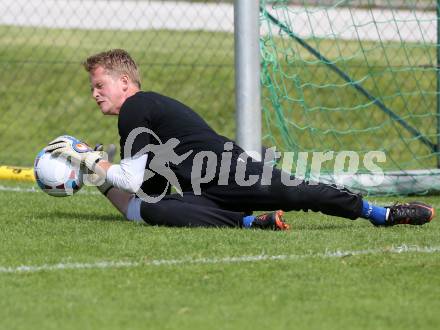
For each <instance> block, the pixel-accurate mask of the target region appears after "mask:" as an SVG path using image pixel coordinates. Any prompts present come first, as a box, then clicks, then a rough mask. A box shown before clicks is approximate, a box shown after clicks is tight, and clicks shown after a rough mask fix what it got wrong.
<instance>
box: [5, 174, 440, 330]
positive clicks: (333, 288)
mask: <svg viewBox="0 0 440 330" xmlns="http://www.w3.org/2000/svg"><path fill="white" fill-rule="evenodd" d="M0 186H1V187H0V189H1V191H0V205H2V206H1V208H0V219H1V221H0V230H1V233H2V239H1V241H0V242H1V243H0V250H1V251H2V253H1V255H0V295H1V297H2V299H1V300H0V328H1V329H30V328H32V329H79V328H84V329H109V330H110V329H121V328H124V329H145V328H148V329H211V328H222V329H293V328H296V329H340V328H350V329H372V328H375V329H415V328H418V329H435V328H437V326H438V324H440V316H439V314H438V309H439V308H440V303H439V299H438V297H439V294H440V277H439V272H440V259H439V250H438V249H439V247H440V244H439V239H438V237H439V234H440V224H439V222H438V220H437V219H434V221H433V222H432V223H430V224H428V225H425V226H421V227H412V226H396V227H393V228H375V227H373V226H372V225H370V224H369V223H368V222H367V221H363V220H358V221H349V220H344V219H339V218H334V217H328V216H324V215H321V214H317V213H304V212H290V213H288V214H287V220H288V222H289V223H290V224H292V227H293V229H292V231H291V232H288V233H286V232H269V231H253V230H241V229H173V228H164V227H151V226H148V225H139V224H134V223H131V222H128V221H124V220H123V219H122V217H121V216H120V215H119V214H118V213H117V212H116V211H115V210H114V209H113V208H112V207H111V206H110V204H109V203H108V202H107V201H106V200H105V199H104V198H103V197H101V196H100V195H99V194H96V193H94V190H93V189H90V188H85V189H83V190H82V191H81V192H80V193H78V194H77V195H75V196H74V197H69V198H54V197H49V196H47V195H45V194H44V193H42V192H26V191H10V190H14V189H17V184H16V183H8V182H2V183H1V184H0ZM18 188H20V189H22V190H26V189H29V188H30V186H29V185H27V184H21V185H19V186H18ZM404 200H405V199H404ZM423 200H424V201H426V202H429V203H433V204H434V205H435V206H436V207H437V208H439V207H440V202H439V200H438V198H436V197H426V198H423ZM375 201H376V202H378V203H382V204H385V203H389V202H391V200H390V199H376V200H375ZM398 246H408V247H420V248H421V247H428V248H431V249H433V250H432V251H431V252H405V253H390V252H386V251H387V250H389V249H390V248H392V247H398ZM335 251H341V252H344V251H359V252H362V251H364V252H365V251H371V253H367V254H364V255H351V256H345V257H331V255H332V254H331V253H334V252H335ZM326 253H327V256H326ZM262 255H263V256H265V258H266V260H260V261H258V260H254V261H249V260H248V259H246V257H249V256H262ZM271 256H284V257H283V258H285V259H283V258H281V257H279V258H281V260H270V257H271ZM233 257H235V258H236V259H235V262H231V259H230V258H233ZM111 262H114V263H116V264H118V263H119V267H117V266H116V264H113V266H112V265H111V264H109V263H111ZM103 263H106V264H105V265H107V266H103V267H104V268H99V265H104V264H103ZM120 263H124V265H125V266H123V265H120ZM54 265H58V267H59V269H51V268H50V267H51V266H52V267H53V266H54ZM75 265H76V266H75ZM87 265H89V267H90V268H86V267H87ZM19 266H29V267H30V268H28V272H18V271H16V270H17V267H19ZM40 266H42V269H40V270H38V269H37V267H40ZM62 267H65V269H63V268H62ZM69 267H77V268H76V269H71V268H70V269H69ZM105 267H107V268H105Z"/></svg>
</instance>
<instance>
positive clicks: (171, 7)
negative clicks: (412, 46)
mask: <svg viewBox="0 0 440 330" xmlns="http://www.w3.org/2000/svg"><path fill="white" fill-rule="evenodd" d="M267 8H268V10H269V11H270V12H271V13H272V14H273V15H274V16H276V17H278V16H280V17H278V18H279V19H280V20H281V21H282V22H285V23H287V24H289V25H290V26H291V27H292V29H293V32H294V33H296V34H298V35H299V36H301V37H303V38H309V37H312V36H315V37H319V38H330V39H350V40H358V39H360V40H381V41H392V40H393V41H401V40H405V41H413V42H416V41H418V42H430V43H435V42H436V40H437V17H436V13H435V12H424V11H411V10H399V9H392V10H385V9H371V10H367V9H361V8H350V7H348V8H339V7H334V8H324V7H308V8H304V7H301V6H290V7H289V9H288V10H276V9H273V8H271V7H270V6H268V7H267ZM0 24H7V25H15V26H36V27H48V28H78V29H117V30H151V29H152V30H157V29H168V30H188V31H190V30H193V31H194V30H204V31H223V32H233V31H234V7H233V5H232V4H227V3H217V4H215V3H214V4H212V3H211V4H209V3H197V2H193V3H190V2H182V1H167V2H160V1H154V0H153V1H122V0H119V1H118V0H114V1H110V2H109V1H108V0H93V1H91V0H81V1H74V0H1V1H0ZM271 29H272V33H274V34H277V33H278V30H277V28H276V27H274V26H272V27H271ZM268 32H269V28H268V26H267V24H266V23H264V24H262V26H261V33H262V34H267V33H268ZM146 47H148V45H146Z"/></svg>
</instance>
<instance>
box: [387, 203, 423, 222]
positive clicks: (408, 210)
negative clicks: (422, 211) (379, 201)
mask: <svg viewBox="0 0 440 330" xmlns="http://www.w3.org/2000/svg"><path fill="white" fill-rule="evenodd" d="M416 212H417V209H416V208H415V207H411V205H408V204H398V203H395V204H394V205H393V206H392V207H391V215H392V218H393V220H399V219H401V218H407V217H413V216H416Z"/></svg>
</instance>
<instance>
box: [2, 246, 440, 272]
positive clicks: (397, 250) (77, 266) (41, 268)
mask: <svg viewBox="0 0 440 330" xmlns="http://www.w3.org/2000/svg"><path fill="white" fill-rule="evenodd" d="M439 252H440V246H434V247H419V246H417V245H400V246H397V247H389V248H380V249H367V250H352V251H343V250H336V251H325V252H323V253H308V254H291V255H264V254H263V255H254V256H237V257H225V258H198V259H193V258H182V259H156V260H154V259H153V260H144V261H122V260H121V261H97V262H93V263H58V264H43V265H22V266H17V267H10V266H0V274H21V273H37V272H49V271H58V270H87V269H114V268H134V267H142V266H143V267H154V266H189V265H213V264H214V265H215V264H234V263H237V264H239V263H247V262H261V261H278V260H286V261H294V260H300V259H309V258H322V259H328V258H330V259H331V258H343V257H350V256H359V255H378V254H401V253H439Z"/></svg>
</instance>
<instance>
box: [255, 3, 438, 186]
mask: <svg viewBox="0 0 440 330" xmlns="http://www.w3.org/2000/svg"><path fill="white" fill-rule="evenodd" d="M408 3H410V4H408ZM436 9H437V7H436V1H431V0H426V1H395V0H383V1H372V0H369V1H323V0H321V1H318V0H316V1H304V0H303V1H264V0H263V1H262V2H261V6H260V11H261V53H262V75H261V79H262V85H263V121H264V123H265V132H264V144H265V145H275V146H277V148H278V149H279V150H281V151H290V152H295V154H297V155H298V154H299V152H308V153H313V152H322V153H324V152H329V151H333V152H334V153H335V155H336V154H338V152H347V154H353V152H354V154H356V155H357V156H356V157H358V159H357V161H358V162H359V169H358V171H357V172H356V173H350V172H349V171H346V174H345V175H344V174H337V173H335V171H334V165H335V162H334V161H333V162H332V161H331V160H330V161H327V162H326V163H325V164H324V163H323V166H322V169H321V172H320V174H319V179H320V180H321V181H326V182H330V183H333V182H336V183H343V184H344V185H346V186H349V187H350V188H352V189H353V190H358V191H361V192H363V193H372V194H413V193H427V192H432V191H439V190H440V171H439V170H438V169H437V168H438V164H439V154H438V152H437V150H438V149H437V147H438V137H439V134H438V127H439V117H438V70H437V67H438V53H437V51H438V49H437V48H438V47H437V46H438V41H437V38H438V32H437V11H436ZM371 151H378V152H380V153H382V154H384V155H385V157H386V160H385V161H382V160H380V162H379V159H377V162H376V163H375V164H376V165H377V166H379V167H380V170H379V171H371V170H368V169H367V167H366V166H364V163H363V159H364V157H365V155H366V154H367V153H368V152H371ZM349 161H350V158H349V157H348V158H347V163H346V165H347V167H348V164H349ZM354 162H356V159H355V160H354ZM294 163H295V162H294ZM306 168H307V171H306V172H307V173H308V174H309V175H310V176H313V175H316V173H315V174H313V171H311V170H310V162H309V163H308V166H307V167H306ZM291 170H292V171H295V168H292V169H291ZM340 173H343V171H342V172H340ZM382 174H383V176H381V175H382ZM378 179H379V180H378ZM378 183H380V184H378Z"/></svg>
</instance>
